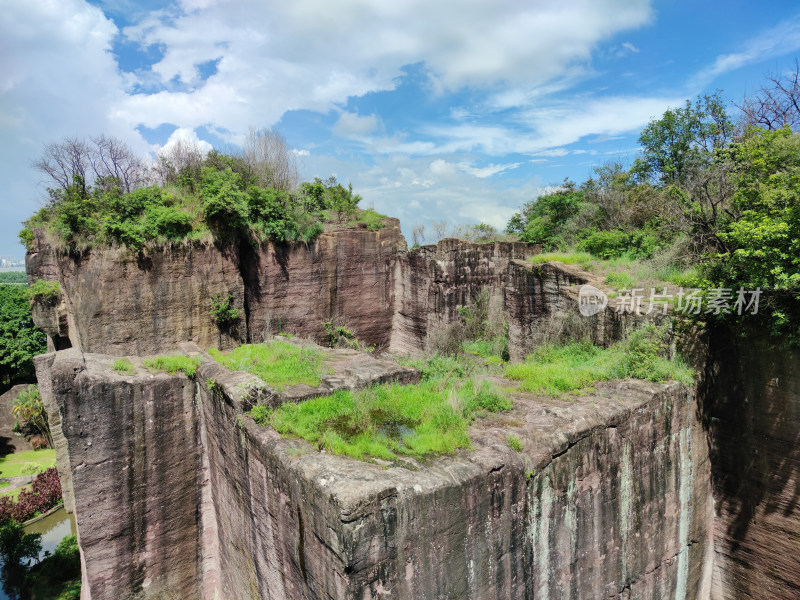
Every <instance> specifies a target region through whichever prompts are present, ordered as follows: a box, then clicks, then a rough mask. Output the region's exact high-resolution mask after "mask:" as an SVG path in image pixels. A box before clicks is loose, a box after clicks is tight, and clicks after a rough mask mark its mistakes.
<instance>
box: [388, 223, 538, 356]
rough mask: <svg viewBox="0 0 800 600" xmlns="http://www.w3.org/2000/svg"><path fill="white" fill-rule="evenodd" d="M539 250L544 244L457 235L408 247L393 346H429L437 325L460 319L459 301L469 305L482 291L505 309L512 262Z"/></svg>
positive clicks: (398, 270) (397, 280)
mask: <svg viewBox="0 0 800 600" xmlns="http://www.w3.org/2000/svg"><path fill="white" fill-rule="evenodd" d="M538 252H540V248H539V247H538V246H534V245H532V244H524V243H518V242H516V243H512V242H495V243H491V244H473V243H469V242H463V241H460V240H455V239H446V240H442V241H441V242H439V243H438V244H436V245H430V246H422V247H420V248H416V249H414V250H412V251H410V252H408V254H407V255H405V256H403V257H401V258H400V259H399V260H398V261H397V262H396V263H395V273H394V289H395V298H396V300H395V301H396V307H395V312H394V321H393V323H392V330H391V344H390V348H391V349H392V351H393V352H416V351H419V349H421V348H424V347H425V342H426V339H427V337H428V335H429V334H430V333H431V332H432V331H433V330H434V329H435V327H437V326H440V325H442V324H447V323H450V322H452V321H454V320H456V319H457V318H458V316H459V313H458V309H459V307H462V306H469V305H470V304H472V303H473V302H474V300H475V298H476V297H477V296H478V294H480V293H482V292H483V293H486V294H487V295H488V298H489V303H490V306H493V307H496V308H499V309H502V307H503V293H504V288H505V285H506V279H507V277H508V275H507V271H508V266H509V263H510V262H511V261H512V260H515V259H523V258H525V257H526V256H529V255H532V254H536V253H538Z"/></svg>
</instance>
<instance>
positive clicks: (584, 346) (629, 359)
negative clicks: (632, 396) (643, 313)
mask: <svg viewBox="0 0 800 600" xmlns="http://www.w3.org/2000/svg"><path fill="white" fill-rule="evenodd" d="M666 336H667V332H666V330H665V329H664V328H659V327H656V326H655V325H652V324H648V325H645V326H644V327H642V328H641V329H638V330H636V331H634V332H632V333H631V334H630V336H629V337H628V338H627V339H625V340H622V341H620V342H617V343H616V344H614V345H613V346H611V347H610V348H599V347H597V346H594V345H593V344H591V343H590V342H588V341H583V342H572V343H569V344H566V345H561V346H554V345H548V346H543V347H541V348H539V349H537V350H536V351H535V352H533V353H532V354H531V355H529V356H528V357H527V358H526V359H525V362H522V363H518V364H512V365H508V366H507V367H506V371H505V373H506V377H508V378H509V379H514V380H518V381H520V382H521V384H520V389H521V390H523V391H527V392H533V393H537V394H547V395H551V396H558V395H560V394H563V393H566V392H573V391H577V390H584V389H587V388H591V386H592V385H594V383H596V382H598V381H607V380H611V379H623V378H625V377H632V378H635V379H645V380H648V381H667V380H670V379H673V380H676V381H681V382H684V383H687V384H689V383H691V382H692V378H693V372H692V370H691V369H689V368H688V367H687V366H686V365H684V364H683V362H682V361H681V360H680V359H678V358H672V359H668V358H665V355H666V354H667V350H668V343H667V339H666Z"/></svg>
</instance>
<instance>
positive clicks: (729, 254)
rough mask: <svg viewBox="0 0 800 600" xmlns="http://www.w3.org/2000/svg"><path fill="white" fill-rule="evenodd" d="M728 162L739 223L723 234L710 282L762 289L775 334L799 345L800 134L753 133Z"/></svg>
mask: <svg viewBox="0 0 800 600" xmlns="http://www.w3.org/2000/svg"><path fill="white" fill-rule="evenodd" d="M726 159H727V160H728V161H730V164H731V166H732V173H731V179H732V181H733V184H734V190H735V191H734V194H733V200H732V205H733V209H734V210H735V211H736V213H737V218H736V219H735V220H731V221H730V222H729V223H728V224H727V225H726V227H725V228H724V229H722V230H721V231H720V233H719V234H718V235H719V237H720V238H721V239H722V240H723V241H724V242H725V244H726V251H725V252H721V253H718V254H716V255H715V256H714V257H713V259H712V261H711V262H710V264H709V267H708V269H707V270H708V274H709V277H710V279H711V280H712V281H714V282H716V283H719V284H720V285H723V286H725V287H730V288H732V289H734V290H736V289H738V288H739V287H744V288H745V289H755V288H756V287H760V288H761V289H762V290H763V292H764V293H763V301H762V304H761V308H760V311H762V313H764V314H765V315H766V316H767V317H768V318H769V319H770V326H771V327H772V329H773V331H774V332H775V333H789V335H790V337H791V340H792V341H793V342H794V343H800V134H794V133H792V132H791V130H790V129H789V128H788V127H786V128H784V129H779V130H775V131H765V130H757V129H750V130H748V132H747V134H746V135H745V137H744V139H743V140H742V141H741V142H739V143H736V144H733V145H731V147H730V149H729V150H728V151H727V152H726Z"/></svg>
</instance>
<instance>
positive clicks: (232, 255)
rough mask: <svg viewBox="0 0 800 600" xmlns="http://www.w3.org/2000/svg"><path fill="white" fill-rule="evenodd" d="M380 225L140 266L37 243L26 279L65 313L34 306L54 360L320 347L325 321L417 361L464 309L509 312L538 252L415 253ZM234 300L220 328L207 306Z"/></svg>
mask: <svg viewBox="0 0 800 600" xmlns="http://www.w3.org/2000/svg"><path fill="white" fill-rule="evenodd" d="M384 223H385V226H384V228H382V229H379V230H367V229H363V228H359V227H350V228H334V229H331V230H329V231H326V232H325V233H323V234H322V235H321V236H320V237H319V238H317V239H316V240H315V241H314V242H312V243H310V244H308V245H304V244H294V245H288V244H275V243H271V242H270V243H265V244H262V245H261V246H258V247H252V246H250V245H249V244H242V245H240V246H238V247H237V246H234V247H227V248H217V247H215V246H213V245H208V244H196V245H191V244H184V245H180V246H176V247H165V248H161V249H157V250H149V251H145V252H142V253H139V254H136V253H133V252H131V251H128V250H126V249H122V248H97V249H92V250H89V251H87V252H85V253H84V254H64V253H62V252H58V251H56V250H54V249H53V248H52V247H50V246H49V245H48V244H47V242H46V240H45V237H44V235H43V234H42V232H37V236H36V239H35V241H34V248H33V250H32V251H31V252H29V253H28V257H27V261H28V263H27V264H28V272H29V277H30V278H31V279H32V280H38V279H46V280H54V281H59V283H60V284H61V288H62V291H63V294H62V297H61V300H60V303H59V304H57V305H53V306H51V305H43V304H37V305H36V306H35V312H34V318H35V322H36V323H37V325H38V326H39V327H41V328H43V329H44V330H45V331H46V332H47V333H48V335H49V336H50V338H51V349H62V348H66V347H69V346H70V345H71V346H73V347H77V348H80V349H82V350H83V351H84V352H102V353H106V354H113V355H117V356H124V355H140V356H141V355H146V354H156V353H159V352H163V351H165V350H166V349H169V348H173V347H175V346H176V345H177V344H179V343H181V342H186V341H194V342H196V343H197V344H198V345H200V346H201V347H202V348H210V347H220V348H229V347H232V346H234V345H236V344H240V343H246V342H260V341H262V340H264V339H266V338H267V337H269V334H275V333H280V332H292V333H295V334H297V335H299V336H301V337H306V338H310V339H314V340H317V341H322V340H324V338H325V332H324V328H323V325H322V324H323V321H327V320H331V319H333V320H335V321H336V322H337V323H338V324H342V325H345V326H346V327H348V328H349V329H350V330H352V331H353V332H354V333H355V334H356V335H357V337H358V338H359V340H361V341H362V342H364V343H366V344H367V345H374V346H376V347H378V348H380V349H387V348H388V349H390V350H392V351H394V352H402V353H406V352H419V351H420V350H422V349H423V348H424V347H425V344H426V340H427V338H428V336H429V334H430V332H431V331H432V330H433V329H435V328H436V327H438V326H440V325H443V324H447V323H450V322H452V321H454V320H456V319H457V318H458V308H459V307H461V306H468V305H470V304H471V303H472V302H473V301H474V300H475V299H476V298H477V296H478V295H479V294H481V293H484V294H486V295H487V297H488V298H489V302H490V303H491V306H492V308H493V310H498V311H503V310H504V298H505V296H504V294H505V289H506V285H507V281H508V277H509V275H508V273H509V266H510V263H511V261H513V260H517V259H523V258H525V257H526V256H528V255H530V254H533V253H535V252H537V251H538V248H537V247H535V246H532V245H529V244H524V243H506V242H498V243H493V244H473V243H469V242H462V241H458V240H452V239H451V240H444V241H442V242H440V243H439V244H438V245H435V246H424V247H422V248H418V249H415V250H412V251H410V252H409V251H408V250H407V247H406V242H405V239H404V238H403V236H402V234H401V232H400V225H399V222H398V221H397V220H396V219H388V218H387V219H385V220H384ZM527 292H533V290H524V291H522V293H527ZM228 295H230V296H231V297H232V298H233V302H232V304H231V307H232V308H234V309H236V310H238V311H239V313H240V317H241V318H240V320H239V321H238V322H236V323H235V324H234V325H233V326H231V327H224V328H220V327H218V326H217V323H216V322H215V321H214V319H213V317H212V316H211V314H210V310H211V308H212V303H211V299H212V297H214V296H223V297H227V296H228Z"/></svg>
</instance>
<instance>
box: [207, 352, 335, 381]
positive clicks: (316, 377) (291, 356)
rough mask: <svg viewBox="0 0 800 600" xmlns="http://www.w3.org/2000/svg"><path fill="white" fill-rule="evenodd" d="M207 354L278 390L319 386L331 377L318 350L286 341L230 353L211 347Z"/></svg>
mask: <svg viewBox="0 0 800 600" xmlns="http://www.w3.org/2000/svg"><path fill="white" fill-rule="evenodd" d="M208 353H209V354H210V355H211V356H212V357H213V358H214V360H216V361H217V362H218V363H220V364H221V365H222V366H224V367H225V368H227V369H230V370H231V371H247V372H248V373H252V374H253V375H255V376H256V377H259V378H260V379H261V380H262V381H263V382H264V383H266V384H267V385H270V386H273V387H276V388H278V389H280V388H283V387H285V386H287V385H299V384H302V383H304V384H306V385H311V386H317V385H319V384H320V381H321V379H320V378H321V377H323V376H325V375H330V374H332V371H331V370H330V369H328V368H327V367H326V366H325V364H324V361H323V358H324V352H323V351H322V350H320V349H319V348H303V347H301V346H297V345H295V344H290V343H289V342H285V341H283V340H274V341H272V342H270V343H267V344H245V345H243V346H239V347H238V348H236V349H235V350H231V351H230V352H220V351H219V350H217V349H216V348H211V349H210V350H209V351H208Z"/></svg>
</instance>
